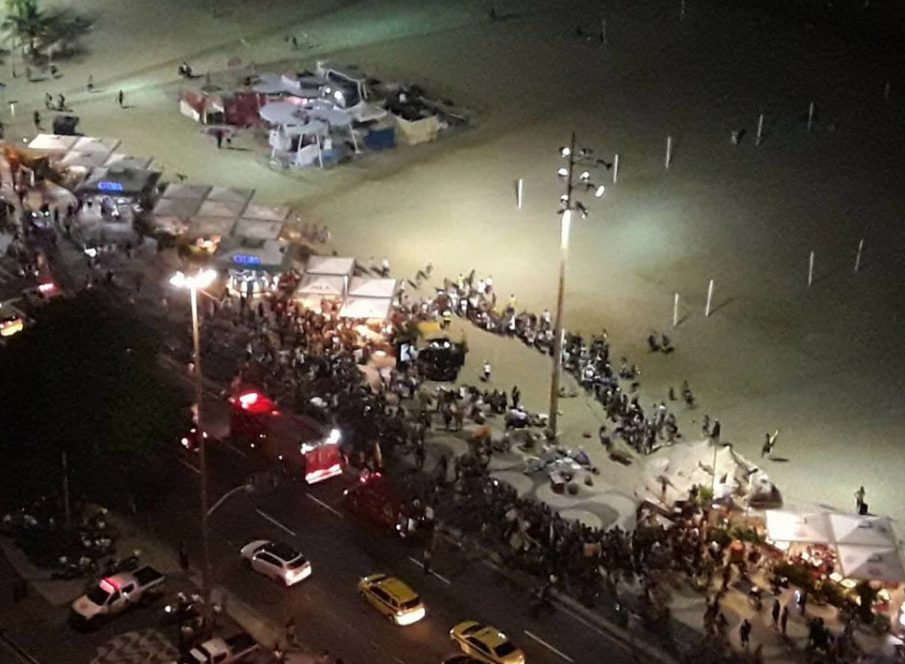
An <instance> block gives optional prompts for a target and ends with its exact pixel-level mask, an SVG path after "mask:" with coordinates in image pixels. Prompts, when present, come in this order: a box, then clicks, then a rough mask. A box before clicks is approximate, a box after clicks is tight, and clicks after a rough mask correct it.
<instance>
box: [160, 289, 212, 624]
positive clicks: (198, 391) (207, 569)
mask: <svg viewBox="0 0 905 664" xmlns="http://www.w3.org/2000/svg"><path fill="white" fill-rule="evenodd" d="M206 277H211V275H210V274H205V272H204V271H199V272H198V273H197V274H196V275H195V276H191V277H190V276H187V275H185V274H183V273H182V272H177V273H176V274H175V275H173V277H172V279H170V283H171V284H172V285H174V286H176V287H177V288H187V289H188V290H189V294H190V296H191V303H192V350H193V356H194V357H193V361H194V365H195V369H194V374H195V375H194V379H195V381H194V382H195V404H194V407H193V408H192V419H193V421H194V423H195V431H196V432H197V434H198V462H199V466H200V468H199V472H200V474H201V478H200V480H201V482H200V483H201V551H202V553H201V556H202V557H201V593H202V597H203V599H204V602H203V605H202V607H201V611H202V613H201V616H202V621H203V622H202V625H203V629H204V630H205V631H206V632H210V630H211V628H212V627H213V611H212V608H213V607H212V606H211V589H212V588H211V583H212V579H213V576H212V574H211V548H210V533H209V531H208V516H209V514H208V510H209V508H208V503H209V497H208V490H207V441H206V437H205V435H204V428H203V426H202V424H203V422H204V420H203V418H202V417H201V410H202V405H201V399H202V376H201V341H200V335H199V333H198V330H199V322H198V289H200V288H202V287H203V286H204V285H206V283H205V278H206Z"/></svg>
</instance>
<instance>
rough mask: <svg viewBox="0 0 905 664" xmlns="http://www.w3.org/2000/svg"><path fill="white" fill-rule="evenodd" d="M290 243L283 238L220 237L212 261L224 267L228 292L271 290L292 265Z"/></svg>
mask: <svg viewBox="0 0 905 664" xmlns="http://www.w3.org/2000/svg"><path fill="white" fill-rule="evenodd" d="M294 247H295V245H292V244H290V243H289V242H285V241H283V240H259V239H253V238H242V237H236V236H231V237H228V238H224V239H222V240H221V241H220V244H219V246H218V247H217V250H216V252H215V253H214V261H215V263H216V264H217V265H218V266H219V267H223V268H226V269H227V276H228V279H227V288H228V289H229V291H230V292H231V293H233V294H234V295H239V296H243V297H256V296H261V295H267V294H270V293H272V292H273V291H274V290H275V289H276V288H277V286H278V283H279V281H278V278H279V275H280V274H281V273H283V272H287V271H289V270H291V269H292V267H293V260H294V257H295V250H294Z"/></svg>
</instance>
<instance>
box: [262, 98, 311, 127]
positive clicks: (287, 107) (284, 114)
mask: <svg viewBox="0 0 905 664" xmlns="http://www.w3.org/2000/svg"><path fill="white" fill-rule="evenodd" d="M300 111H301V104H295V103H293V102H291V101H272V102H270V103H269V104H264V105H263V106H262V107H261V110H260V111H259V112H258V113H259V115H260V116H261V119H262V120H264V121H266V122H269V123H270V124H275V125H292V124H302V123H304V122H305V120H304V118H303V117H302V116H301V114H300Z"/></svg>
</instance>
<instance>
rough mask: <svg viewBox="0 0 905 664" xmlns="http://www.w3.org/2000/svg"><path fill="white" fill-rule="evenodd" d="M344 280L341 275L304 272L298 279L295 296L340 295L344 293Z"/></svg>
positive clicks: (304, 297)
mask: <svg viewBox="0 0 905 664" xmlns="http://www.w3.org/2000/svg"><path fill="white" fill-rule="evenodd" d="M345 288H346V282H345V279H344V278H343V277H339V276H330V275H326V274H306V275H303V276H302V278H301V280H299V285H298V286H297V287H296V289H295V296H296V297H299V298H301V299H307V296H311V295H314V296H318V297H342V296H343V295H344V294H345Z"/></svg>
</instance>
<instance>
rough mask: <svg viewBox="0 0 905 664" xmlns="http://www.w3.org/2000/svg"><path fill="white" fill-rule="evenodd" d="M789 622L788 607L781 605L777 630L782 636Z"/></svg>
mask: <svg viewBox="0 0 905 664" xmlns="http://www.w3.org/2000/svg"><path fill="white" fill-rule="evenodd" d="M788 624H789V607H788V606H784V607H782V615H780V617H779V631H780V632H781V633H782V635H783V636H785V635H786V626H787V625H788Z"/></svg>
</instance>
